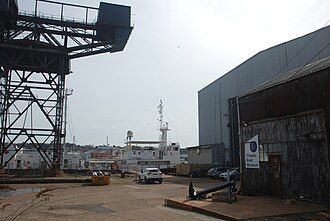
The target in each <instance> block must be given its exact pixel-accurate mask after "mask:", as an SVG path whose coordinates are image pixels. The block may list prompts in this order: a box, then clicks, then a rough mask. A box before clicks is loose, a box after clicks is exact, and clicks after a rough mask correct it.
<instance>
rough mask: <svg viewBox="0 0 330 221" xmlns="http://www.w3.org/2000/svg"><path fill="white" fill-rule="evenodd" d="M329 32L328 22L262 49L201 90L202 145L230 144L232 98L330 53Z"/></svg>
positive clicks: (199, 118)
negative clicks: (295, 37)
mask: <svg viewBox="0 0 330 221" xmlns="http://www.w3.org/2000/svg"><path fill="white" fill-rule="evenodd" d="M329 35H330V26H327V27H324V28H322V29H319V30H317V31H315V32H312V33H309V34H307V35H305V36H302V37H299V38H297V39H294V40H291V41H288V42H285V43H282V44H279V45H277V46H274V47H271V48H269V49H266V50H264V51H261V52H259V53H257V54H256V55H254V56H253V57H251V58H250V59H248V60H246V61H245V62H243V63H242V64H240V65H238V66H237V67H236V68H234V69H233V70H231V71H229V72H228V73H226V74H225V75H223V76H222V77H220V78H219V79H217V80H216V81H214V82H212V83H211V84H209V85H208V86H206V87H205V88H203V89H202V90H200V91H199V92H198V120H199V145H206V144H212V143H223V144H224V145H225V148H230V146H231V145H230V111H229V110H230V107H229V99H231V98H233V97H237V96H239V95H241V94H243V93H246V92H247V91H249V90H251V89H252V88H254V87H256V86H257V85H260V84H261V83H263V82H265V81H268V80H269V79H272V78H273V77H274V76H277V75H279V74H281V73H285V72H287V71H290V70H292V69H295V68H298V67H301V66H304V65H306V64H308V63H311V62H314V61H317V60H320V59H323V58H325V57H328V56H330V46H329V44H330V38H329ZM321 49H322V51H321ZM226 160H228V159H226Z"/></svg>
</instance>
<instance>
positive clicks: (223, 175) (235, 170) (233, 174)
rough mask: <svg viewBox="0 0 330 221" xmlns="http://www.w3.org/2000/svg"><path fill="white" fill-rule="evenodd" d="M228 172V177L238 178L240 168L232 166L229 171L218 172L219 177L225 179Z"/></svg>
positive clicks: (231, 178) (239, 176)
mask: <svg viewBox="0 0 330 221" xmlns="http://www.w3.org/2000/svg"><path fill="white" fill-rule="evenodd" d="M228 174H229V178H230V180H240V178H241V171H240V168H239V167H237V168H232V169H230V170H229V172H227V171H226V172H223V173H220V175H219V178H221V179H224V180H227V179H228Z"/></svg>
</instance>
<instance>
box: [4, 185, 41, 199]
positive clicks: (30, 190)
mask: <svg viewBox="0 0 330 221" xmlns="http://www.w3.org/2000/svg"><path fill="white" fill-rule="evenodd" d="M43 189H44V188H40V187H38V188H21V189H16V190H6V189H5V190H1V191H0V197H8V196H17V195H20V194H24V193H37V192H40V191H41V190H43Z"/></svg>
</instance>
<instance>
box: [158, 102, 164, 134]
mask: <svg viewBox="0 0 330 221" xmlns="http://www.w3.org/2000/svg"><path fill="white" fill-rule="evenodd" d="M163 107H164V105H163V101H162V99H160V104H159V105H158V107H157V108H158V113H159V123H160V128H162V125H163Z"/></svg>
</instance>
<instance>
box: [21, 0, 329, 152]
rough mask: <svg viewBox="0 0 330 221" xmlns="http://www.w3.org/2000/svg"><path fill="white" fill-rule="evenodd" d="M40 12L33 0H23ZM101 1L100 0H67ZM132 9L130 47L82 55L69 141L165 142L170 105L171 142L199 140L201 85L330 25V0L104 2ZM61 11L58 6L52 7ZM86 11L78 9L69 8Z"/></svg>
mask: <svg viewBox="0 0 330 221" xmlns="http://www.w3.org/2000/svg"><path fill="white" fill-rule="evenodd" d="M18 2H19V8H20V10H21V11H24V10H27V11H33V10H34V3H35V1H34V0H18ZM62 2H67V3H73V4H82V5H87V6H93V7H98V6H99V2H100V1H98V0H67V1H62ZM104 2H109V3H116V4H124V5H128V6H131V7H132V9H131V10H132V11H131V12H132V24H133V25H134V30H133V32H132V34H131V36H130V39H129V41H128V44H127V45H126V47H125V49H124V51H123V52H118V53H114V54H110V53H107V54H100V55H96V56H90V57H86V58H80V59H75V60H73V61H72V63H71V67H72V72H73V73H72V74H71V75H69V76H68V78H67V87H68V88H72V89H73V91H74V92H73V95H72V96H70V97H69V116H68V118H69V124H68V129H67V132H68V134H67V141H68V142H72V141H73V136H75V141H76V143H77V144H94V145H101V144H105V143H106V141H107V137H108V142H109V144H110V145H120V146H122V145H124V140H125V138H126V132H127V131H128V130H132V131H133V133H134V137H133V139H134V140H158V138H159V131H157V125H158V122H157V119H159V116H158V112H157V106H158V105H159V100H160V99H162V100H163V103H164V118H165V121H167V122H169V126H170V128H171V131H170V132H169V141H170V142H179V143H180V144H181V146H182V147H186V146H193V145H198V102H197V94H198V91H199V90H200V89H202V88H204V87H205V86H207V85H208V84H210V83H211V82H213V81H214V80H216V79H217V78H219V77H220V76H222V75H223V74H225V73H226V72H228V71H229V70H231V69H233V68H234V67H236V66H237V65H239V64H240V63H242V62H243V61H245V60H246V59H248V58H249V57H251V56H253V55H254V54H256V53H258V52H259V51H261V50H264V49H267V48H269V47H272V46H275V45H277V44H280V43H282V42H285V41H289V40H291V39H294V38H296V37H299V36H302V35H305V34H307V33H309V32H312V31H315V30H317V29H319V28H322V27H324V26H325V25H329V20H330V1H329V0H313V1H311V0H291V1H288V0H272V1H271V0H268V1H265V0H249V1H247V0H236V1H233V0H134V1H133V0H113V1H109V0H104ZM48 9H49V10H50V12H47V13H51V14H55V15H59V13H60V11H59V10H57V9H56V8H48ZM65 13H66V15H67V14H70V16H72V17H76V16H77V17H79V16H80V15H78V13H77V12H76V11H72V12H65Z"/></svg>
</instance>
